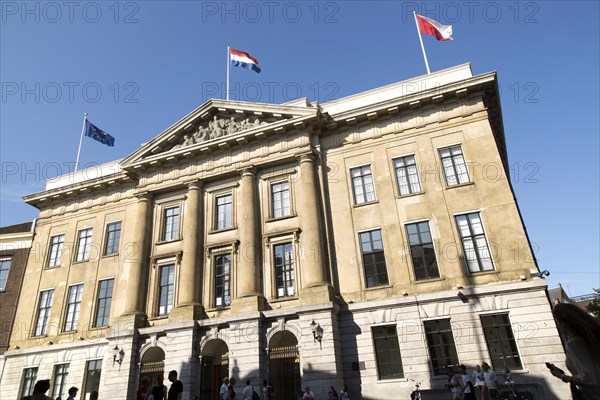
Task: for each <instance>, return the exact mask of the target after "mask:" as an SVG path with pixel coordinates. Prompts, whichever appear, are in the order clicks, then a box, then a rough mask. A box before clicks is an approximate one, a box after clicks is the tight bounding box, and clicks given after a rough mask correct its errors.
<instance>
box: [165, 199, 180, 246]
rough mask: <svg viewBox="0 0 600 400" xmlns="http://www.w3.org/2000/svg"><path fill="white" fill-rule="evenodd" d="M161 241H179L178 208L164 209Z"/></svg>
mask: <svg viewBox="0 0 600 400" xmlns="http://www.w3.org/2000/svg"><path fill="white" fill-rule="evenodd" d="M164 215H165V217H164V231H163V240H177V239H179V206H177V207H169V208H165V214H164Z"/></svg>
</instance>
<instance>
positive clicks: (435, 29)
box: [415, 14, 454, 40]
mask: <svg viewBox="0 0 600 400" xmlns="http://www.w3.org/2000/svg"><path fill="white" fill-rule="evenodd" d="M415 15H416V17H417V23H418V24H419V31H421V33H425V34H427V35H432V36H435V38H436V39H437V40H454V39H452V25H442V24H440V23H439V22H437V21H436V20H433V19H431V18H427V17H424V16H422V15H419V14H415Z"/></svg>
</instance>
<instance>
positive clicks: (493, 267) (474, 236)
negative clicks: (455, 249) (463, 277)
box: [454, 211, 496, 275]
mask: <svg viewBox="0 0 600 400" xmlns="http://www.w3.org/2000/svg"><path fill="white" fill-rule="evenodd" d="M474 214H477V215H478V217H479V223H480V225H481V231H482V233H479V234H474V233H473V232H474V231H473V229H472V226H471V222H470V219H469V216H470V215H474ZM459 217H466V220H467V227H468V230H469V236H464V237H463V236H462V232H461V229H460V227H461V225H460V224H459V221H458V218H459ZM454 223H455V224H456V230H457V232H458V237H459V238H460V242H461V246H462V250H463V257H464V260H465V263H466V267H467V272H468V273H469V275H470V274H479V273H485V272H491V271H495V270H496V264H495V262H494V256H493V254H492V249H491V247H490V242H489V241H488V239H487V235H486V233H485V232H486V229H485V225H484V224H483V217H482V215H481V211H468V212H464V213H459V214H454ZM478 237H482V238H483V239H484V240H485V246H486V249H487V252H488V254H489V262H490V264H491V268H488V269H482V264H483V261H482V260H483V258H482V257H481V256H480V254H479V250H480V248H479V246H475V244H477V240H476V239H477V238H478ZM469 238H470V239H471V244H472V246H473V247H472V249H471V252H472V253H473V254H475V257H476V261H477V266H478V268H479V270H478V271H472V270H471V263H470V260H469V258H468V256H467V254H471V253H469V252H468V251H467V249H466V248H465V239H469Z"/></svg>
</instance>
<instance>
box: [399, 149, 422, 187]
mask: <svg viewBox="0 0 600 400" xmlns="http://www.w3.org/2000/svg"><path fill="white" fill-rule="evenodd" d="M394 169H395V170H396V181H397V182H398V192H400V194H401V195H403V196H404V195H407V194H411V193H419V192H420V191H421V182H419V172H418V171H417V164H416V162H415V156H404V157H400V158H396V159H395V160H394Z"/></svg>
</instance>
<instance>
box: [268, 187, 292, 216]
mask: <svg viewBox="0 0 600 400" xmlns="http://www.w3.org/2000/svg"><path fill="white" fill-rule="evenodd" d="M284 183H285V184H287V212H286V207H285V205H283V203H284V202H285V201H284V200H285V199H284V198H283V197H282V198H281V200H279V201H280V202H281V203H282V207H281V208H280V209H281V210H282V211H281V212H282V214H281V215H277V213H276V210H278V209H276V208H275V204H276V200H275V194H276V193H283V192H284V190H280V191H278V192H275V186H276V185H282V184H284ZM269 214H270V217H271V219H280V218H287V217H291V216H293V215H294V212H293V207H292V184H291V179H288V178H285V179H277V180H273V181H270V182H269Z"/></svg>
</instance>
